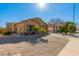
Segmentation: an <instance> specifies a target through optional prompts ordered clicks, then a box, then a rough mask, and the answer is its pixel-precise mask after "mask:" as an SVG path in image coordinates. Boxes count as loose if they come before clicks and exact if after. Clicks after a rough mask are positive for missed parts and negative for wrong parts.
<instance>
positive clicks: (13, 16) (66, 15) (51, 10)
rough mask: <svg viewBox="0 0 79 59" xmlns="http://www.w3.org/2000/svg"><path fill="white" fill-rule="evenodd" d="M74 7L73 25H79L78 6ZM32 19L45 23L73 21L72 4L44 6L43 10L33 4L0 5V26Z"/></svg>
mask: <svg viewBox="0 0 79 59" xmlns="http://www.w3.org/2000/svg"><path fill="white" fill-rule="evenodd" d="M75 5H76V8H75V10H76V13H75V14H76V17H75V23H77V24H79V4H75ZM34 17H40V18H42V19H43V20H44V21H45V22H47V21H49V20H50V19H51V18H61V19H62V20H63V21H73V3H63V4H62V3H60V4H59V3H51V4H46V6H45V7H44V8H43V9H40V8H39V6H38V5H37V4H35V3H25V4H24V3H0V26H5V25H6V23H7V22H19V21H22V20H25V19H28V18H34Z"/></svg>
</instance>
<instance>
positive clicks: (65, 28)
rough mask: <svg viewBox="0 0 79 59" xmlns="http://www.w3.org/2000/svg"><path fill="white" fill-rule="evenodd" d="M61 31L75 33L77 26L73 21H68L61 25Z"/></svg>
mask: <svg viewBox="0 0 79 59" xmlns="http://www.w3.org/2000/svg"><path fill="white" fill-rule="evenodd" d="M59 32H61V33H63V32H64V33H75V32H76V26H75V24H74V23H73V22H66V23H65V24H63V26H60V27H59Z"/></svg>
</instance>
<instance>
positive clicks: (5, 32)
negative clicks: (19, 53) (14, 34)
mask: <svg viewBox="0 0 79 59" xmlns="http://www.w3.org/2000/svg"><path fill="white" fill-rule="evenodd" d="M0 34H3V35H10V34H11V32H10V31H8V30H7V29H6V28H1V29H0Z"/></svg>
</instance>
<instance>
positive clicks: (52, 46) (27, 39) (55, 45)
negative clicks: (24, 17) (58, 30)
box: [0, 34, 69, 56]
mask: <svg viewBox="0 0 79 59" xmlns="http://www.w3.org/2000/svg"><path fill="white" fill-rule="evenodd" d="M41 39H44V40H45V39H47V40H48V43H46V42H42V41H41ZM68 42H69V39H68V38H66V37H64V36H53V35H52V34H49V35H47V36H44V37H39V36H38V35H28V36H20V35H10V36H2V37H1V35H0V55H2V56H56V55H58V54H59V53H60V52H61V51H62V49H63V48H64V47H65V46H66V44H67V43H68Z"/></svg>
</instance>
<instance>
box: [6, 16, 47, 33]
mask: <svg viewBox="0 0 79 59" xmlns="http://www.w3.org/2000/svg"><path fill="white" fill-rule="evenodd" d="M35 25H38V26H40V27H42V28H43V29H45V30H48V25H47V24H46V23H45V22H44V21H43V20H42V19H41V18H38V17H35V18H31V19H27V20H24V21H21V22H18V23H7V29H8V30H9V31H11V32H15V33H18V34H24V33H30V32H32V27H33V26H35Z"/></svg>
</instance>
